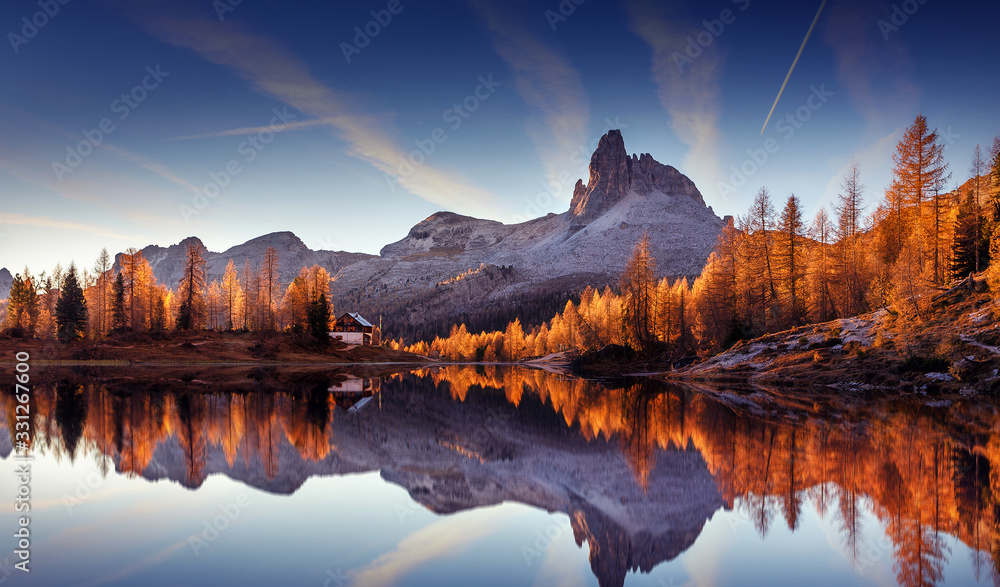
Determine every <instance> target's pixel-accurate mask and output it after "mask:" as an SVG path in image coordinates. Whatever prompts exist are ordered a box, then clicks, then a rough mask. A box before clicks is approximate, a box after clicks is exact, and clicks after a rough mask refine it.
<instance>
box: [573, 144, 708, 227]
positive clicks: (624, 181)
mask: <svg viewBox="0 0 1000 587" xmlns="http://www.w3.org/2000/svg"><path fill="white" fill-rule="evenodd" d="M629 192H634V193H636V194H638V195H639V196H648V195H649V194H651V193H653V192H659V193H661V194H668V195H672V196H678V197H688V198H691V199H692V200H694V201H696V202H698V203H699V204H701V205H702V206H704V205H705V200H704V199H703V198H702V196H701V193H700V192H699V191H698V188H697V187H695V185H694V182H692V181H691V180H690V179H688V178H687V177H686V176H685V175H683V174H682V173H681V172H680V171H677V170H676V169H674V168H673V167H671V166H669V165H664V164H662V163H660V162H658V161H656V160H655V159H653V157H652V156H651V155H650V154H649V153H643V154H642V155H632V156H631V157H629V155H628V152H627V151H626V150H625V140H624V139H623V138H622V134H621V131H618V130H612V131H609V132H608V134H606V135H604V136H603V137H601V140H600V142H599V143H598V145H597V150H596V151H594V154H593V156H591V158H590V179H589V181H588V183H587V184H586V185H584V183H583V180H579V181H577V182H576V187H575V188H574V189H573V200H572V201H571V202H570V205H569V211H570V214H571V215H572V216H573V218H574V220H575V224H576V225H581V224H587V223H589V222H591V221H592V220H594V219H596V218H598V217H600V216H601V215H602V214H604V213H605V212H607V211H608V210H610V209H611V208H613V207H614V206H615V204H617V203H618V202H620V201H621V200H622V199H624V198H625V196H626V195H628V194H629Z"/></svg>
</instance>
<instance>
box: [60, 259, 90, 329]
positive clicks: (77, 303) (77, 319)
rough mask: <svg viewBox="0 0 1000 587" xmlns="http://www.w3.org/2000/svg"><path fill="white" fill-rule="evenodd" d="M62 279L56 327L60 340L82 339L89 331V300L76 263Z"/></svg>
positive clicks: (71, 265)
mask: <svg viewBox="0 0 1000 587" xmlns="http://www.w3.org/2000/svg"><path fill="white" fill-rule="evenodd" d="M62 281H63V283H62V288H61V289H60V291H59V301H57V302H56V328H57V332H58V336H59V340H63V341H70V340H80V339H81V338H84V336H85V335H86V332H87V300H86V298H84V296H83V288H81V287H80V282H79V280H78V279H77V275H76V265H75V264H72V263H71V264H70V266H69V270H68V271H67V272H66V274H65V275H64V276H63V280H62Z"/></svg>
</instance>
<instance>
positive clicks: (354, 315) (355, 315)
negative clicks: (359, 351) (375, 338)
mask: <svg viewBox="0 0 1000 587" xmlns="http://www.w3.org/2000/svg"><path fill="white" fill-rule="evenodd" d="M345 316H350V317H351V318H353V319H354V320H355V321H356V322H357V323H358V324H360V325H362V326H368V327H374V326H375V325H374V324H372V323H371V322H369V321H367V320H365V319H364V317H363V316H362V315H361V314H358V313H357V312H347V313H346V314H344V315H343V316H341V317H340V318H338V319H337V322H340V321H341V320H343V319H344V317H345Z"/></svg>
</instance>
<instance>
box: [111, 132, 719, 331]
mask: <svg viewBox="0 0 1000 587" xmlns="http://www.w3.org/2000/svg"><path fill="white" fill-rule="evenodd" d="M723 224H724V221H723V219H720V218H719V217H718V216H717V215H716V214H715V213H714V211H713V210H712V208H711V207H710V206H706V205H705V201H704V198H703V197H702V195H701V193H700V192H699V191H698V188H697V186H695V184H694V182H693V181H691V180H690V179H689V178H688V177H686V176H685V175H684V174H682V173H681V172H680V171H678V170H677V169H676V168H674V167H671V166H669V165H664V164H662V163H659V162H658V161H656V160H655V159H654V158H653V157H652V156H651V155H650V154H648V153H643V154H641V155H636V154H633V155H629V154H628V152H627V150H626V148H625V142H624V139H623V137H622V134H621V131H619V130H611V131H609V132H608V133H607V134H606V135H604V136H603V137H602V138H601V139H600V141H599V142H598V146H597V148H596V149H595V151H594V153H593V155H592V156H591V160H590V166H589V176H588V178H587V182H586V183H584V181H583V180H582V179H581V180H579V181H578V182H577V183H576V187H575V188H574V193H573V198H572V200H571V202H570V206H569V209H568V210H566V211H565V212H563V213H561V214H554V213H550V214H547V215H545V216H541V217H538V218H535V219H532V220H528V221H525V222H521V223H518V224H503V223H501V222H498V221H495V220H488V219H480V218H474V217H471V216H465V215H462V214H458V213H455V212H450V211H439V212H435V213H434V214H431V215H430V216H428V217H427V218H425V219H424V220H422V221H420V222H418V223H416V224H415V225H414V226H413V227H412V228H411V229H410V230H409V232H408V233H407V234H406V236H404V237H403V238H402V239H400V240H398V241H396V242H392V243H389V244H387V245H385V246H384V247H382V249H381V250H380V251H379V255H369V254H365V253H350V252H345V251H323V250H317V251H314V250H312V249H309V247H307V246H306V245H305V244H304V243H303V242H302V240H301V239H299V238H298V237H297V236H296V235H295V234H294V233H292V232H289V231H281V232H274V233H270V234H266V235H261V236H259V237H256V238H253V239H251V240H249V241H247V242H245V243H243V244H240V245H236V246H233V247H230V248H229V249H227V250H226V251H223V252H218V253H217V252H210V251H209V252H207V253H206V254H205V259H206V270H207V271H206V273H207V278H208V280H210V281H211V280H214V279H221V277H222V275H223V273H224V271H225V266H226V264H227V263H228V261H229V259H232V260H233V261H234V263H235V264H236V266H237V269H238V270H242V268H243V263H244V260H245V259H249V260H250V261H251V264H252V265H253V264H257V263H259V262H260V260H261V259H262V258H263V256H264V251H265V250H266V248H267V247H269V246H273V247H274V248H275V249H276V250H277V251H278V256H279V278H280V280H281V281H282V282H283V283H288V282H290V281H291V280H292V279H294V277H295V275H297V274H298V272H299V270H300V269H301V268H302V267H304V266H311V265H320V266H323V267H325V268H326V269H327V270H328V271H329V272H330V274H331V275H333V276H334V281H333V283H332V284H331V300H332V301H333V303H334V306H335V308H336V309H337V310H350V311H360V312H362V313H363V314H371V315H373V316H380V315H381V316H383V317H385V318H386V321H387V324H386V326H387V332H389V333H390V335H399V336H406V337H408V338H410V339H415V338H421V337H428V336H433V335H434V334H437V333H439V332H441V330H442V329H447V328H448V327H449V326H450V325H451V324H453V323H457V322H458V321H467V322H469V324H468V326H469V328H483V329H485V328H493V327H502V326H503V325H505V324H506V322H507V321H509V320H513V319H514V317H516V316H518V314H519V312H520V311H521V308H522V307H523V306H525V305H532V304H534V305H536V306H539V313H540V314H544V313H545V312H549V311H550V310H557V309H561V307H560V306H562V305H564V304H565V301H566V299H568V298H567V295H569V294H570V293H573V292H579V291H581V290H582V289H583V288H584V287H587V286H590V287H595V288H603V287H605V286H609V285H610V286H616V285H617V283H618V277H619V274H620V272H621V270H622V269H623V268H624V266H625V264H626V262H627V260H628V257H629V256H630V255H631V253H632V250H633V249H634V247H635V245H636V243H637V242H638V241H639V240H640V239H641V238H642V236H643V234H646V235H648V236H649V238H650V244H651V248H652V252H653V255H654V256H655V257H656V259H657V263H658V273H659V274H660V275H663V276H670V277H679V276H687V277H695V276H697V275H698V274H699V273H700V272H701V269H702V268H703V267H704V264H705V261H706V260H707V258H708V255H709V253H710V252H711V250H712V248H713V247H714V245H715V241H716V239H717V237H718V234H719V233H720V232H721V230H722V227H723ZM189 243H197V244H199V245H201V246H204V245H203V243H202V242H201V240H200V239H198V238H197V237H188V238H186V239H184V240H182V241H181V242H180V243H178V244H175V245H170V246H167V247H162V246H158V245H149V246H147V247H145V248H143V249H142V251H143V254H144V256H145V257H146V258H147V259H148V260H149V262H150V265H151V266H152V268H153V272H154V274H155V276H156V278H157V281H158V282H160V283H164V284H166V285H167V286H168V287H176V286H177V283H178V281H179V280H180V277H181V274H182V267H183V261H184V256H185V250H186V246H187V244H189ZM120 259H121V256H120V254H119V255H116V262H117V261H118V260H120ZM540 300H545V301H540ZM484 312H488V313H489V316H488V317H487V316H486V315H485V314H484ZM521 313H523V312H521ZM522 321H526V318H525V317H524V316H522Z"/></svg>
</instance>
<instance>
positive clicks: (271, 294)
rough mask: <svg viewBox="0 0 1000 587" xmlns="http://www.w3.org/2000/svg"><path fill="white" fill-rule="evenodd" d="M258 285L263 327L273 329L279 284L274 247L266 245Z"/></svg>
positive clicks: (276, 253)
mask: <svg viewBox="0 0 1000 587" xmlns="http://www.w3.org/2000/svg"><path fill="white" fill-rule="evenodd" d="M260 285H261V290H262V294H263V305H264V308H263V309H264V316H263V321H264V324H263V328H265V329H269V330H274V328H275V326H276V322H275V301H276V299H277V298H278V295H279V287H280V285H281V284H280V283H279V282H278V251H277V250H276V249H275V248H274V247H267V250H266V251H264V262H263V264H262V265H261V268H260Z"/></svg>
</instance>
